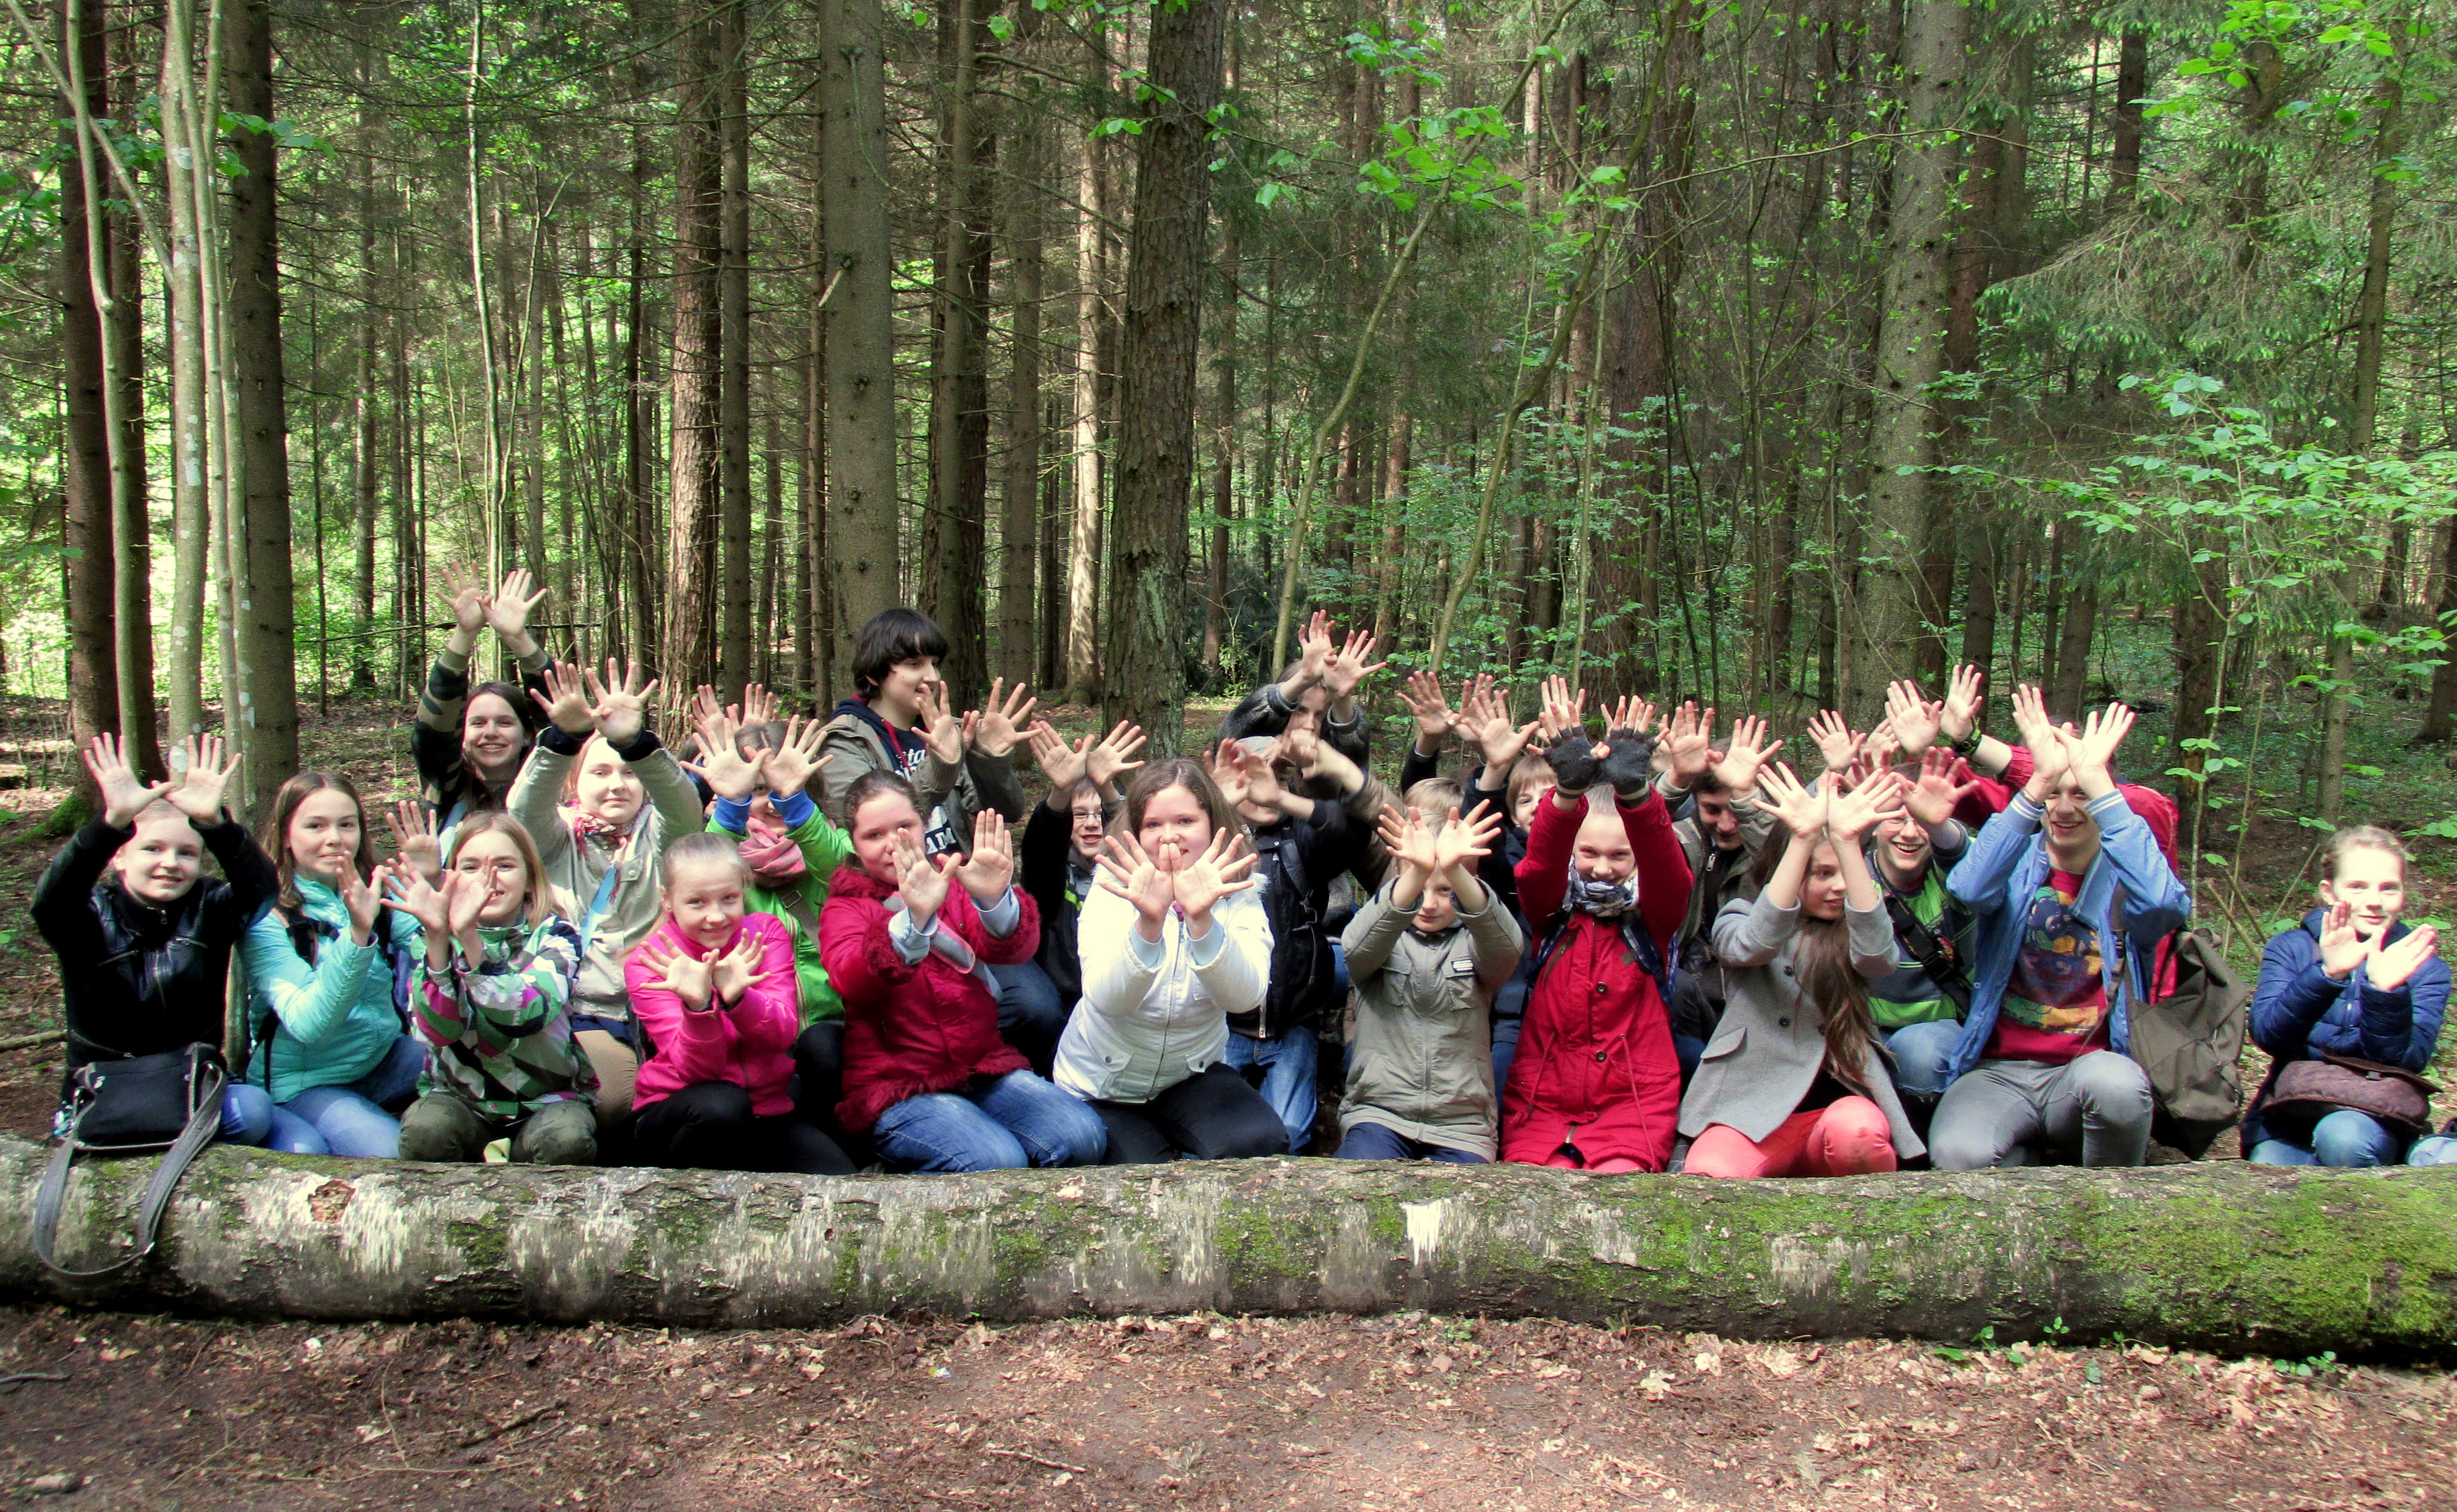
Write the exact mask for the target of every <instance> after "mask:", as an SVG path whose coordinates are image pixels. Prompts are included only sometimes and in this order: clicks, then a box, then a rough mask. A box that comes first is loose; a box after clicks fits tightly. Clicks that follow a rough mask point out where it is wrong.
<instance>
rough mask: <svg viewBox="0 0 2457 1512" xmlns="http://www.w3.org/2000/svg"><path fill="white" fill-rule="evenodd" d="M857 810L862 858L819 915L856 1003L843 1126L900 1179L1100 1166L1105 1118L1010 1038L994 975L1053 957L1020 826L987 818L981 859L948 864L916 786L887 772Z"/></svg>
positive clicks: (840, 988)
mask: <svg viewBox="0 0 2457 1512" xmlns="http://www.w3.org/2000/svg"><path fill="white" fill-rule="evenodd" d="M844 812H845V820H846V825H845V828H848V829H850V830H851V831H852V832H853V860H852V861H851V862H849V863H847V864H846V865H845V866H843V867H841V868H837V871H836V876H835V878H834V879H833V880H831V881H830V882H829V884H828V901H827V907H826V908H825V909H822V910H821V911H820V914H819V958H820V960H821V962H822V963H823V964H825V965H826V967H827V970H828V980H829V981H830V982H831V983H832V984H834V985H835V987H836V991H837V992H838V993H839V994H840V995H841V996H842V997H843V998H844V1005H845V1044H844V1100H843V1101H842V1102H840V1103H838V1104H837V1105H836V1120H837V1122H838V1124H839V1125H841V1126H842V1127H843V1128H844V1129H845V1130H847V1131H848V1132H851V1133H860V1132H863V1131H867V1132H869V1134H871V1136H872V1138H873V1140H874V1141H875V1142H876V1144H877V1146H878V1154H879V1157H880V1159H882V1160H883V1161H885V1162H886V1163H887V1164H888V1165H889V1166H890V1167H892V1168H894V1169H896V1170H899V1171H998V1170H1011V1169H1014V1168H1017V1167H1022V1166H1027V1165H1034V1166H1080V1165H1090V1164H1092V1163H1093V1162H1095V1161H1097V1160H1099V1159H1100V1158H1101V1156H1102V1154H1104V1153H1105V1151H1106V1149H1107V1148H1108V1132H1107V1130H1106V1129H1105V1127H1104V1126H1103V1124H1102V1122H1101V1119H1100V1116H1099V1115H1098V1114H1095V1113H1093V1112H1092V1110H1091V1108H1090V1107H1089V1106H1088V1105H1086V1104H1085V1103H1084V1102H1083V1101H1082V1100H1081V1099H1079V1098H1077V1097H1076V1096H1074V1095H1073V1094H1072V1093H1067V1092H1065V1091H1063V1090H1062V1089H1060V1088H1059V1087H1057V1086H1055V1085H1054V1084H1052V1083H1050V1082H1047V1081H1044V1080H1043V1079H1042V1078H1041V1077H1039V1076H1036V1075H1034V1074H1033V1073H1032V1071H1031V1069H1030V1065H1029V1063H1028V1062H1027V1061H1026V1060H1025V1059H1024V1056H1023V1054H1022V1052H1020V1051H1017V1050H1015V1049H1013V1048H1011V1047H1010V1046H1008V1044H1007V1043H1006V1041H1004V1040H1003V1039H1001V1038H1000V1037H999V1027H998V979H997V977H996V976H995V975H994V974H993V973H994V972H995V971H997V970H998V969H999V968H1001V967H1009V966H1018V965H1021V964H1022V963H1024V962H1027V961H1030V960H1031V959H1032V956H1033V952H1034V951H1035V950H1038V949H1039V948H1040V945H1041V915H1040V910H1039V909H1037V908H1036V907H1035V906H1034V904H1033V901H1032V899H1031V898H1030V897H1029V896H1027V895H1026V894H1024V893H1022V892H1021V891H1019V890H1017V889H1016V888H1015V886H1014V876H1015V849H1014V845H1013V842H1012V841H1011V840H1010V839H1009V838H1008V835H1007V831H1006V826H1005V824H1004V823H1003V822H1001V820H1000V819H999V817H998V815H996V814H995V813H991V812H987V811H984V812H983V813H981V815H979V816H978V818H977V819H976V821H975V824H974V829H973V847H972V854H971V855H970V856H968V857H967V856H959V855H957V854H956V853H954V852H952V851H950V852H948V853H946V854H943V855H940V856H938V857H935V858H934V857H932V856H930V855H928V854H926V853H925V852H924V851H923V849H922V844H921V842H922V820H921V807H920V803H919V800H918V798H917V797H916V796H915V793H914V791H913V787H912V785H911V784H910V783H907V782H906V781H905V780H904V779H903V778H901V777H898V776H897V775H896V774H894V773H892V772H887V771H873V772H865V773H864V774H863V775H862V776H861V777H860V778H859V779H858V780H857V781H856V782H855V783H854V785H853V787H851V788H850V789H848V790H847V792H846V794H845V804H844Z"/></svg>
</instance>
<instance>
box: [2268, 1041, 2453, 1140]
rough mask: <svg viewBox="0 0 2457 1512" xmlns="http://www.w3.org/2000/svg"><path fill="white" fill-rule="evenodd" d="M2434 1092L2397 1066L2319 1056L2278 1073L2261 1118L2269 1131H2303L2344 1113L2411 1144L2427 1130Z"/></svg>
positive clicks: (2348, 1057) (2335, 1055)
mask: <svg viewBox="0 0 2457 1512" xmlns="http://www.w3.org/2000/svg"><path fill="white" fill-rule="evenodd" d="M2439 1091H2440V1089H2439V1087H2438V1086H2436V1085H2434V1084H2433V1083H2431V1082H2429V1081H2426V1079H2424V1078H2423V1077H2421V1076H2418V1075H2416V1074H2415V1073H2413V1072H2410V1071H2407V1070H2406V1069H2405V1067H2403V1066H2384V1065H2382V1064H2381V1063H2380V1062H2378V1061H2374V1060H2364V1059H2361V1058H2359V1057H2357V1056H2353V1055H2341V1054H2338V1053H2337V1052H2334V1051H2325V1050H2324V1051H2323V1052H2321V1058H2320V1059H2319V1060H2290V1061H2288V1062H2287V1063H2286V1064H2285V1065H2283V1066H2281V1067H2280V1068H2279V1070H2278V1080H2277V1081H2276V1082H2274V1083H2272V1084H2271V1086H2270V1090H2269V1099H2268V1101H2266V1102H2264V1103H2263V1104H2262V1105H2261V1122H2262V1123H2263V1124H2264V1125H2267V1126H2269V1127H2273V1128H2276V1127H2281V1126H2284V1127H2289V1128H2308V1127H2309V1126H2310V1125H2312V1124H2315V1123H2318V1122H2320V1121H2321V1119H2322V1118H2323V1117H2324V1116H2326V1115H2327V1114H2332V1113H2335V1112H2337V1111H2338V1110H2339V1109H2342V1108H2350V1109H2352V1110H2354V1111H2355V1112H2356V1113H2360V1114H2369V1115H2370V1116H2371V1117H2372V1118H2374V1119H2375V1120H2377V1121H2379V1122H2380V1123H2381V1124H2383V1125H2385V1126H2386V1127H2387V1128H2389V1129H2391V1130H2393V1131H2395V1132H2397V1133H2399V1134H2404V1135H2405V1137H2406V1138H2409V1139H2411V1138H2413V1137H2415V1136H2416V1135H2418V1134H2425V1133H2427V1132H2428V1131H2429V1130H2430V1128H2431V1098H2432V1094H2433V1093H2437V1092H2439Z"/></svg>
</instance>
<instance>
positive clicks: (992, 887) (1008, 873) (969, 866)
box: [956, 808, 1015, 909]
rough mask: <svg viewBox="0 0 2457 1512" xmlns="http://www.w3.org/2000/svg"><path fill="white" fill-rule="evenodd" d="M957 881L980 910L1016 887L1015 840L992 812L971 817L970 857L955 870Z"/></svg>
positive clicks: (988, 810)
mask: <svg viewBox="0 0 2457 1512" xmlns="http://www.w3.org/2000/svg"><path fill="white" fill-rule="evenodd" d="M956 880H957V881H958V882H960V883H962V884H963V887H964V890H965V891H966V892H968V893H971V894H972V898H973V901H974V902H975V903H978V904H980V905H981V907H982V908H985V909H986V908H988V907H989V906H990V905H992V904H994V903H996V902H998V900H999V899H1001V898H1003V897H1005V896H1006V889H1008V888H1009V887H1011V886H1013V885H1014V883H1015V839H1014V837H1013V836H1011V835H1009V834H1008V833H1007V828H1006V821H1005V820H1003V819H1001V818H1000V817H999V816H998V813H997V811H996V810H994V809H988V808H984V809H982V810H981V812H980V813H978V814H975V815H974V816H973V853H972V854H971V855H969V856H967V857H965V858H964V861H963V863H962V865H960V866H959V867H957V868H956Z"/></svg>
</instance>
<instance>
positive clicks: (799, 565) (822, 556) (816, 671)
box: [794, 110, 836, 715]
mask: <svg viewBox="0 0 2457 1512" xmlns="http://www.w3.org/2000/svg"><path fill="white" fill-rule="evenodd" d="M826 142H827V120H826V118H825V117H824V116H823V115H822V114H821V113H820V112H817V111H816V110H815V111H814V112H812V114H811V261H812V269H811V296H810V311H809V316H808V326H809V329H808V331H807V333H806V336H805V339H807V340H808V341H809V342H810V348H809V350H808V351H806V352H805V353H804V354H803V355H802V361H801V369H802V445H801V454H802V468H801V477H800V481H799V485H798V487H799V492H800V504H801V516H802V529H801V536H800V546H799V549H798V550H797V551H796V552H795V559H794V576H795V579H796V580H797V581H798V582H800V584H801V592H800V598H801V617H800V623H801V636H800V639H799V640H798V641H797V642H796V643H795V656H796V659H797V660H798V662H799V665H800V674H801V675H800V677H799V679H798V683H799V685H800V687H801V690H802V696H803V697H804V698H805V699H807V700H809V701H810V704H811V706H812V708H813V709H814V710H815V711H816V712H817V713H819V714H822V715H824V714H825V713H826V712H827V711H828V710H829V709H830V708H831V707H833V706H834V705H833V704H832V703H831V701H830V700H829V698H828V693H829V691H830V687H829V674H830V670H831V669H832V668H833V667H834V666H835V664H836V592H835V583H836V575H835V572H834V570H833V561H834V559H833V557H832V555H831V553H830V552H829V550H828V528H827V527H828V510H827V494H828V489H827V476H828V475H827V459H828V434H827V423H828V416H827V404H826V401H825V397H824V396H825V383H826V375H827V348H828V316H827V308H826V301H827V300H828V299H830V298H831V297H832V296H833V293H834V291H832V290H831V289H830V287H829V276H830V275H829V271H828V258H827V239H828V202H827V191H828V174H827V152H826Z"/></svg>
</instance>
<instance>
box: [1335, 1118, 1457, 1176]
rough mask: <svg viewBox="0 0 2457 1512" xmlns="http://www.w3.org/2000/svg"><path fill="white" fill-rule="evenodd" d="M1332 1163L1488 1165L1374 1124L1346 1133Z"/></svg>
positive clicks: (1363, 1125) (1360, 1126) (1363, 1124)
mask: <svg viewBox="0 0 2457 1512" xmlns="http://www.w3.org/2000/svg"><path fill="white" fill-rule="evenodd" d="M1332 1159H1334V1160H1437V1161H1439V1162H1441V1163H1442V1164H1444V1165H1452V1166H1481V1165H1490V1164H1491V1163H1492V1162H1491V1161H1488V1160H1487V1159H1485V1158H1484V1156H1482V1155H1480V1154H1471V1153H1469V1152H1468V1151H1465V1150H1453V1149H1451V1148H1450V1147H1449V1146H1447V1145H1429V1144H1427V1143H1425V1142H1424V1141H1423V1140H1421V1139H1411V1138H1409V1137H1408V1136H1407V1135H1405V1134H1400V1133H1399V1132H1397V1131H1396V1130H1394V1129H1386V1128H1384V1127H1383V1126H1382V1125H1380V1124H1378V1123H1361V1124H1358V1125H1357V1126H1356V1127H1355V1128H1353V1129H1351V1130H1350V1131H1348V1137H1347V1138H1345V1139H1342V1140H1341V1141H1340V1142H1339V1148H1338V1149H1337V1150H1336V1151H1334V1152H1332Z"/></svg>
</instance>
